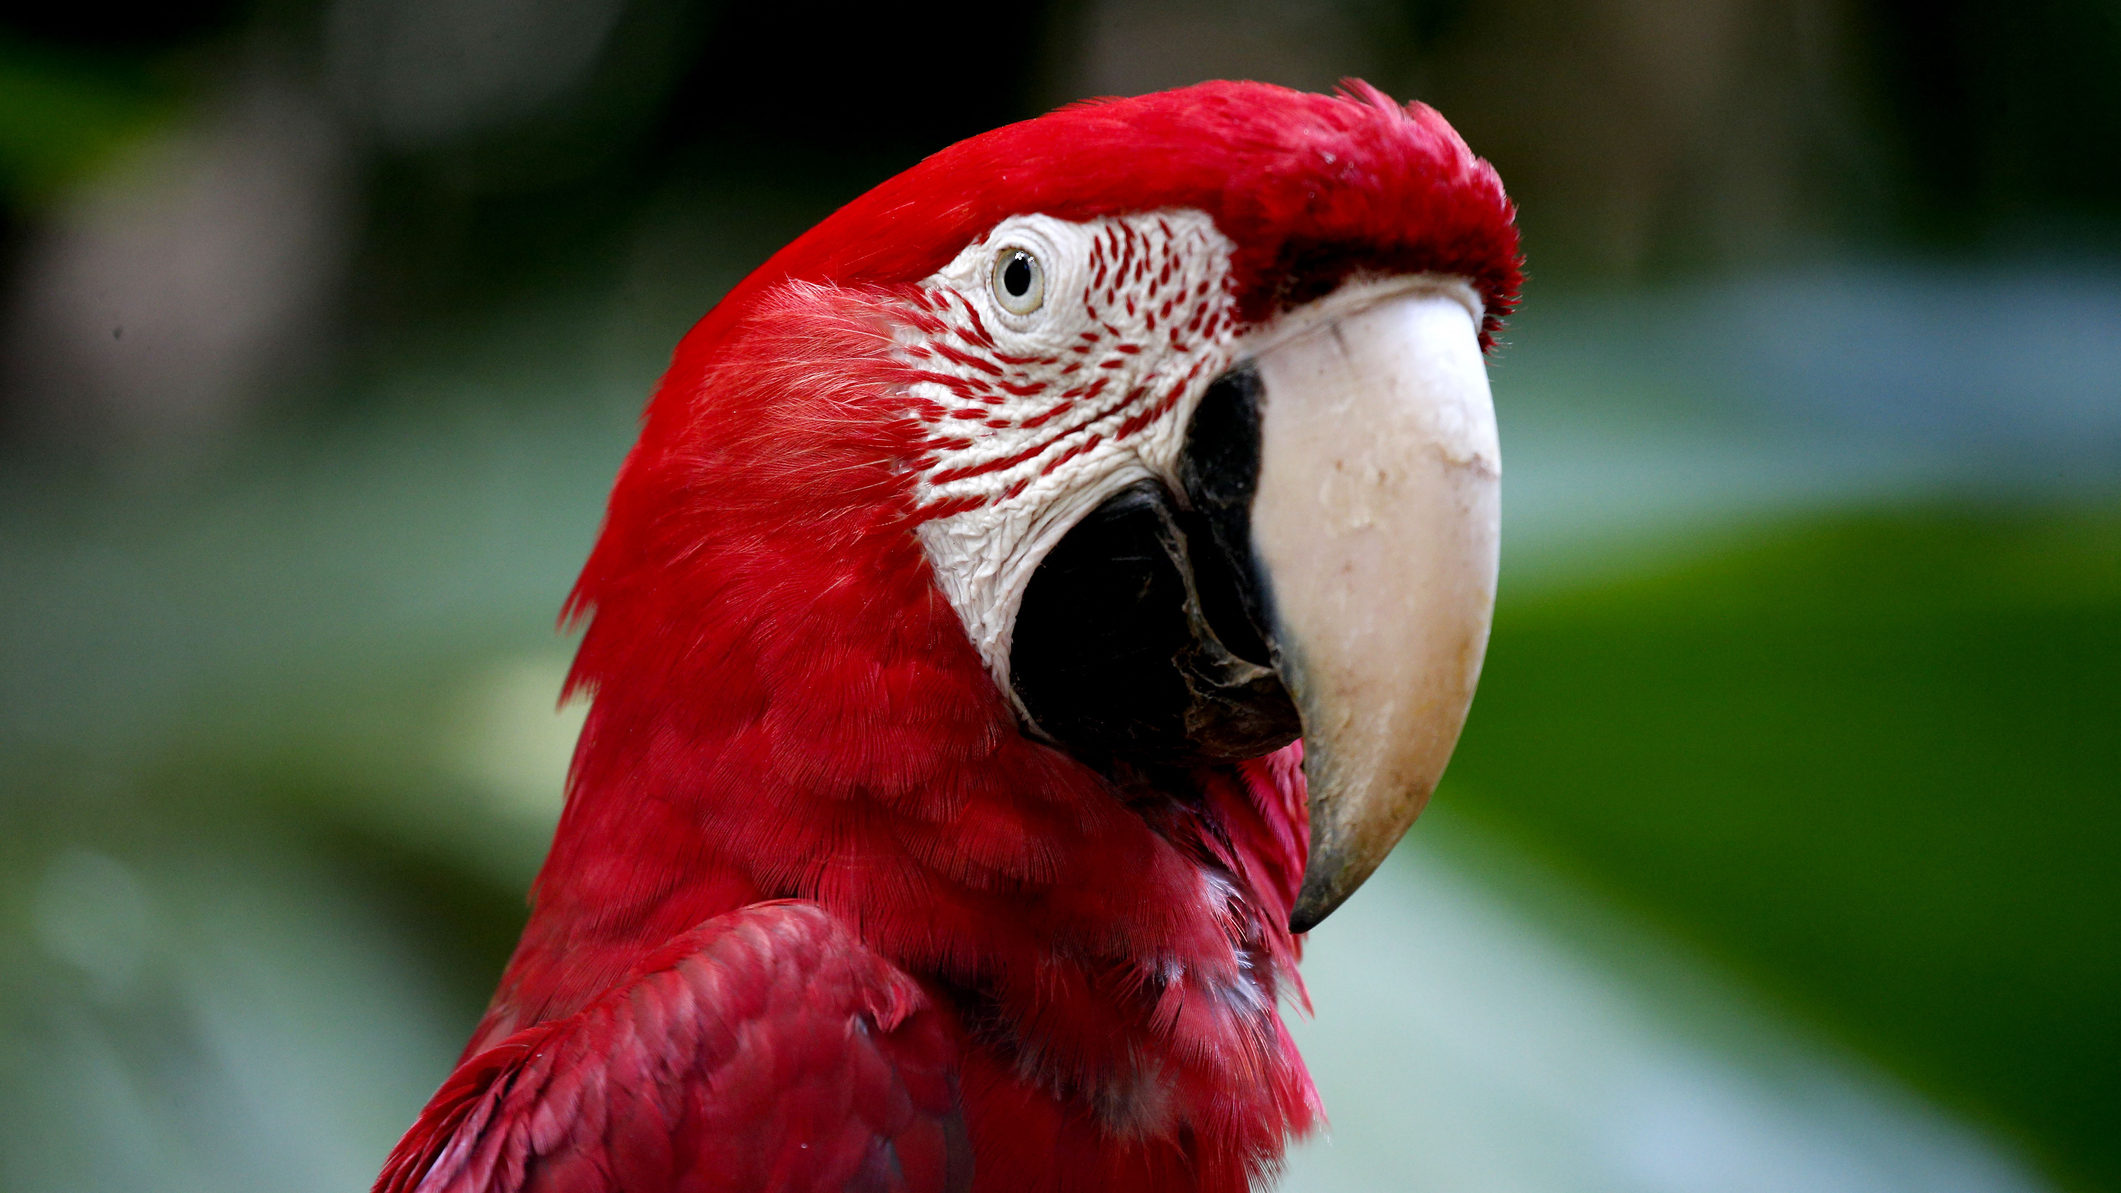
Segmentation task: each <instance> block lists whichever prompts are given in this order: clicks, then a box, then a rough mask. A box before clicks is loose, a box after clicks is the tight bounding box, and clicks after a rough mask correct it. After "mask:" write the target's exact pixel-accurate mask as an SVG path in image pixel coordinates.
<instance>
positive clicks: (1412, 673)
mask: <svg viewBox="0 0 2121 1193" xmlns="http://www.w3.org/2000/svg"><path fill="white" fill-rule="evenodd" d="M1480 323H1481V308H1480V302H1479V299H1478V298H1477V297H1476V296H1475V294H1474V292H1473V290H1472V289H1471V287H1469V286H1467V285H1466V284H1464V283H1462V282H1459V281H1456V280H1453V279H1444V278H1435V277H1425V276H1424V277H1401V278H1391V279H1385V280H1383V281H1371V282H1357V283H1352V284H1349V285H1345V286H1343V287H1342V288H1341V289H1340V290H1339V291H1336V292H1335V293H1333V294H1331V295H1329V296H1327V297H1325V298H1323V299H1320V300H1318V301H1316V302H1313V303H1310V304H1308V305H1306V306H1303V307H1300V308H1297V309H1295V310H1293V311H1290V312H1288V313H1286V314H1284V315H1282V316H1281V317H1279V318H1278V319H1276V320H1275V321H1274V322H1272V323H1270V324H1268V325H1267V326H1265V327H1264V328H1262V329H1260V330H1259V331H1257V332H1255V333H1253V334H1252V336H1250V337H1249V338H1248V340H1247V341H1246V342H1244V343H1241V344H1240V345H1239V363H1238V364H1237V365H1235V366H1234V367H1232V368H1231V369H1230V370H1229V371H1228V372H1226V373H1224V374H1223V375H1222V376H1221V377H1219V378H1218V379H1217V380H1216V381H1215V382H1214V384H1213V385H1211V386H1210V387H1209V389H1208V391H1207V393H1206V394H1205V395H1204V396H1203V397H1202V399H1201V402H1200V405H1199V407H1198V408H1197V409H1196V410H1195V412H1194V414H1193V416H1192V421H1191V423H1190V424H1189V425H1188V427H1187V429H1186V441H1185V447H1184V450H1183V452H1182V454H1181V457H1180V461H1179V467H1178V476H1177V478H1176V479H1177V481H1178V485H1177V486H1176V490H1177V491H1175V492H1174V491H1173V489H1172V488H1171V487H1167V486H1166V485H1164V484H1162V483H1159V482H1156V481H1150V480H1142V481H1137V482H1135V483H1134V484H1132V485H1130V486H1129V487H1127V488H1125V489H1123V490H1121V491H1120V492H1118V493H1117V494H1115V495H1113V496H1111V497H1110V498H1108V499H1107V500H1105V501H1104V503H1103V504H1101V505H1099V506H1098V507H1097V508H1096V509H1094V510H1092V511H1091V512H1090V513H1089V514H1088V515H1087V516H1085V517H1084V518H1083V519H1082V520H1081V521H1080V522H1079V523H1077V524H1076V525H1075V526H1074V527H1073V528H1072V529H1071V530H1069V531H1068V533H1067V534H1066V535H1065V536H1064V537H1063V538H1062V539H1061V540H1060V541H1059V542H1058V543H1057V544H1056V545H1055V546H1054V548H1053V549H1052V550H1051V551H1050V552H1049V553H1048V555H1047V556H1046V558H1045V559H1044V561H1043V562H1041V563H1040V564H1039V566H1038V568H1037V570H1036V571H1035V572H1034V573H1033V575H1032V577H1031V580H1030V582H1029V584H1028V586H1027V587H1026V589H1025V592H1024V596H1023V601H1022V604H1021V607H1020V609H1019V612H1018V616H1017V621H1016V631H1015V635H1014V643H1013V646H1012V648H1011V654H1010V663H1011V665H1010V686H1011V690H1012V692H1013V694H1014V695H1015V697H1016V700H1017V703H1018V705H1019V707H1020V709H1021V710H1022V712H1023V714H1024V717H1025V720H1026V722H1027V723H1028V725H1029V727H1030V729H1031V730H1032V731H1033V732H1035V733H1037V734H1038V735H1039V736H1042V737H1045V738H1046V739H1048V740H1050V741H1053V742H1054V743H1055V744H1057V745H1060V746H1062V747H1064V748H1066V749H1068V750H1069V751H1070V752H1071V753H1073V754H1074V755H1075V756H1077V757H1079V758H1082V759H1083V760H1085V761H1087V762H1089V763H1091V764H1092V765H1097V766H1101V767H1103V768H1105V769H1106V770H1107V771H1108V772H1109V773H1114V774H1118V773H1120V771H1121V770H1123V769H1132V770H1134V771H1136V772H1148V773H1152V774H1154V773H1159V772H1161V773H1163V774H1165V775H1167V776H1170V775H1176V774H1182V773H1183V771H1184V768H1186V767H1188V766H1191V765H1195V764H1198V763H1199V762H1202V761H1204V760H1205V761H1222V760H1234V759H1245V758H1257V757H1261V756H1262V755H1265V754H1267V753H1270V752H1272V751H1274V750H1276V749H1279V748H1280V747H1282V746H1284V745H1287V744H1288V743H1289V742H1290V741H1293V740H1295V739H1296V738H1297V737H1298V736H1301V737H1302V738H1303V741H1304V770H1305V774H1306V778H1307V780H1308V784H1309V789H1310V822H1311V844H1310V856H1309V858H1308V860H1307V863H1306V866H1305V870H1304V880H1303V887H1302V890H1301V892H1300V894H1299V895H1298V897H1297V902H1296V905H1295V907H1294V909H1293V911H1292V912H1291V915H1290V925H1291V928H1292V929H1293V930H1294V931H1297V932H1305V931H1308V930H1310V929H1311V928H1312V927H1313V926H1314V925H1316V924H1317V923H1318V922H1319V921H1320V920H1322V919H1324V918H1325V917H1326V915H1327V914H1329V913H1330V912H1332V910H1333V909H1334V908H1336V907H1338V906H1340V904H1341V902H1342V901H1343V900H1345V899H1346V898H1347V897H1348V895H1349V894H1350V893H1352V892H1353V891H1354V890H1355V888H1356V887H1358V886H1361V885H1362V883H1363V880H1364V879H1367V878H1368V877H1369V876H1370V874H1371V873H1372V872H1373V871H1374V870H1376V869H1377V867H1378V865H1379V864H1380V863H1381V862H1383V861H1384V859H1385V855H1386V854H1388V853H1390V852H1391V850H1392V847H1393V846H1394V845H1395V844H1397V843H1398V841H1399V839H1400V837H1401V836H1403V835H1405V833H1406V831H1407V828H1408V826H1409V825H1411V824H1412V823H1413V822H1414V817H1415V816H1416V815H1417V814H1418V813H1419V812H1420V811H1421V809H1422V806H1423V805H1424V804H1426V803H1427V802H1428V799H1429V794H1430V792H1431V791H1433V790H1434V789H1435V787H1436V782H1437V779H1438V778H1440V777H1441V776H1442V774H1443V769H1444V764H1445V763H1446V762H1447V761H1449V759H1450V756H1451V750H1452V748H1453V747H1454V746H1455V745H1456V744H1457V742H1458V733H1459V730H1460V728H1462V727H1463V726H1464V724H1465V718H1466V711H1467V708H1468V707H1469V706H1470V704H1471V703H1472V699H1473V688H1474V685H1475V684H1476V683H1477V682H1478V680H1479V678H1480V664H1481V658H1482V656H1483V654H1484V653H1485V652H1486V650H1487V642H1488V627H1489V623H1490V621H1491V619H1492V616H1493V611H1494V605H1495V578H1496V566H1497V561H1498V554H1499V544H1500V531H1501V497H1500V482H1501V456H1500V452H1499V449H1498V446H1497V441H1496V428H1495V408H1494V404H1493V402H1492V400H1491V399H1490V397H1489V393H1488V379H1487V369H1486V365H1485V362H1484V360H1483V359H1482V356H1481V351H1480V336H1479V328H1480ZM1174 782H1176V780H1174Z"/></svg>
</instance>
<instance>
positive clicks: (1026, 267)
mask: <svg viewBox="0 0 2121 1193" xmlns="http://www.w3.org/2000/svg"><path fill="white" fill-rule="evenodd" d="M987 285H988V286H989V287H991V288H992V289H993V291H994V298H995V301H997V302H999V303H1001V306H1002V309H1003V310H1004V311H1007V312H1008V313H1010V314H1012V315H1029V314H1030V313H1031V312H1033V311H1035V310H1037V309H1038V308H1039V307H1040V306H1041V305H1043V304H1044V303H1045V301H1046V267H1045V266H1043V265H1040V264H1039V263H1038V256H1037V254H1035V253H1033V252H1032V251H1031V250H1030V249H1027V248H1021V247H1018V246H1014V245H1012V246H1010V247H1007V248H1004V249H1002V250H1001V251H1000V252H998V253H996V254H995V255H994V272H993V273H992V274H990V275H989V276H988V279H987Z"/></svg>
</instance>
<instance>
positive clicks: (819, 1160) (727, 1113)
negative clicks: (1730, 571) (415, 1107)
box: [375, 902, 971, 1193]
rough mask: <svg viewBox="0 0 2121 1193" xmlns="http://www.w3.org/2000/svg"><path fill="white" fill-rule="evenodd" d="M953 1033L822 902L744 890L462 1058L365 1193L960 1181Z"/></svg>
mask: <svg viewBox="0 0 2121 1193" xmlns="http://www.w3.org/2000/svg"><path fill="white" fill-rule="evenodd" d="M955 1051H956V1050H955V1047H954V1045H953V1044H952V1042H951V1040H950V1038H949V1036H948V1033H947V1031H946V1030H945V1028H944V1026H943V1024H942V1022H941V1020H940V1018H939V1017H938V1016H937V1015H936V1013H935V1012H934V1010H933V1009H932V1008H930V1006H929V1005H928V1000H927V997H926V995H925V994H924V993H923V992H922V991H921V989H920V987H919V986H918V985H917V984H915V983H914V982H913V980H912V979H911V978H909V977H907V976H906V975H905V974H904V973H903V972H901V971H899V970H898V969H896V968H895V967H893V966H891V965H890V964H889V963H888V962H886V961H884V960H883V959H881V958H879V957H877V956H876V955H875V954H873V953H871V952H869V951H868V949H867V948H866V947H864V946H863V945H862V944H861V942H860V941H859V940H857V939H856V938H855V937H854V935H853V934H852V933H851V932H849V931H848V930H847V929H846V928H845V927H844V926H843V925H841V924H840V923H839V922H838V921H837V920H835V919H834V918H833V917H832V916H831V915H830V914H829V913H827V912H826V911H825V910H824V909H823V908H820V907H818V906H817V905H815V904H811V903H802V902H782V903H762V904H756V905H753V906H751V907H746V908H743V909H742V910H739V911H735V912H732V913H730V914H728V915H724V916H719V917H716V918H715V919H712V920H709V921H707V922H706V923H704V924H701V925H700V926H699V927H697V928H694V929H693V930H691V931H689V932H686V933H683V934H682V935H680V936H678V937H676V938H674V939H673V940H671V941H670V942H668V943H667V944H666V945H665V946H663V947H662V948H660V949H658V950H657V951H656V953H655V954H654V955H653V956H651V957H650V958H648V959H647V960H646V961H645V962H644V963H643V964H642V965H641V966H640V967H639V969H637V970H636V971H635V973H634V974H633V975H632V976H630V977H629V978H628V979H627V980H626V981H625V982H623V983H621V984H619V985H618V986H615V987H614V988H612V989H611V990H608V991H606V992H605V993H604V994H603V995H601V996H600V997H598V998H597V999H596V1000H594V1001H593V1002H591V1003H590V1004H589V1005H588V1006H586V1007H584V1008H582V1010H581V1011H579V1012H577V1013H576V1014H574V1015H571V1016H568V1017H567V1018H564V1019H557V1020H552V1021H550V1022H546V1023H540V1024H537V1025H535V1026H532V1027H529V1028H525V1029H524V1030H522V1031H519V1032H517V1033H516V1034H515V1035H513V1036H510V1037H509V1038H508V1039H506V1040H504V1041H502V1042H501V1043H499V1044H497V1045H495V1046H494V1047H492V1048H489V1049H487V1050H486V1051H484V1052H481V1053H479V1054H478V1055H476V1056H473V1057H470V1058H468V1059H467V1060H465V1061H464V1063H463V1064H461V1065H460V1066H458V1068H457V1071H456V1072H454V1073H452V1074H451V1075H450V1077H449V1080H448V1081H446V1082H444V1083H443V1085H442V1088H441V1089H440V1090H439V1091H437V1092H436V1094H435V1096H434V1098H433V1099H432V1100H431V1101H430V1102H429V1103H428V1105H427V1108H426V1109H425V1110H424V1111H422V1112H421V1114H420V1118H419V1121H417V1122H416V1123H414V1124H413V1127H412V1129H411V1130H410V1131H408V1132H406V1135H405V1138H404V1139H403V1140H401V1141H400V1142H399V1144H398V1146H397V1149H396V1150H395V1151H393V1152H392V1154H391V1157H390V1160H389V1162H388V1163H387V1164H386V1165H385V1166H384V1169H383V1173H382V1175H381V1176H380V1177H379V1178H377V1181H376V1185H375V1193H533V1191H535V1193H620V1191H625V1193H710V1191H711V1193H960V1191H962V1190H965V1189H968V1188H970V1186H971V1150H970V1147H969V1144H968V1143H967V1140H966V1136H965V1127H964V1116H963V1111H962V1109H961V1108H960V1105H959V1101H958V1092H957V1082H956V1075H955V1067H954V1066H955Z"/></svg>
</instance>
